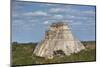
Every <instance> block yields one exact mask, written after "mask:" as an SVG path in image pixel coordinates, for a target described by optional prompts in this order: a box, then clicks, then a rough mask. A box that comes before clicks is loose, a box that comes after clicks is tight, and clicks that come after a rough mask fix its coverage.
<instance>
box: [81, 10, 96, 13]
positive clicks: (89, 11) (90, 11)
mask: <svg viewBox="0 0 100 67" xmlns="http://www.w3.org/2000/svg"><path fill="white" fill-rule="evenodd" d="M83 13H85V14H95V11H92V10H88V11H83Z"/></svg>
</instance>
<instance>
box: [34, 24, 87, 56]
mask: <svg viewBox="0 0 100 67" xmlns="http://www.w3.org/2000/svg"><path fill="white" fill-rule="evenodd" d="M83 49H85V47H84V46H83V45H82V43H81V42H80V41H79V40H77V39H75V38H74V36H73V35H72V33H71V30H70V28H69V26H68V25H66V24H63V23H55V24H52V25H51V26H50V28H49V30H48V31H46V34H45V39H44V40H42V41H41V42H40V43H39V44H38V45H37V47H36V48H35V50H34V54H35V55H37V56H41V57H45V58H53V56H54V54H57V53H58V55H60V54H65V55H71V54H72V53H77V52H79V51H81V50H83Z"/></svg>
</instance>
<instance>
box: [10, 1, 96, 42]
mask: <svg viewBox="0 0 100 67" xmlns="http://www.w3.org/2000/svg"><path fill="white" fill-rule="evenodd" d="M11 7H12V17H11V19H12V22H11V24H12V42H14V41H17V42H21V43H26V42H40V41H41V40H42V39H43V38H44V36H45V31H46V30H47V29H48V27H49V26H50V25H51V24H52V23H55V22H65V23H67V24H68V25H69V26H70V29H71V31H72V33H73V35H74V36H75V37H76V38H77V39H79V40H81V41H93V40H95V23H96V22H95V14H96V13H95V6H86V5H73V4H53V3H38V2H21V1H12V6H11Z"/></svg>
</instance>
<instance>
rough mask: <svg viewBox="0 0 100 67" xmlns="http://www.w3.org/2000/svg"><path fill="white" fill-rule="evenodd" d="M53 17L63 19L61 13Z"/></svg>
mask: <svg viewBox="0 0 100 67" xmlns="http://www.w3.org/2000/svg"><path fill="white" fill-rule="evenodd" d="M53 19H63V15H59V14H58V15H54V16H53Z"/></svg>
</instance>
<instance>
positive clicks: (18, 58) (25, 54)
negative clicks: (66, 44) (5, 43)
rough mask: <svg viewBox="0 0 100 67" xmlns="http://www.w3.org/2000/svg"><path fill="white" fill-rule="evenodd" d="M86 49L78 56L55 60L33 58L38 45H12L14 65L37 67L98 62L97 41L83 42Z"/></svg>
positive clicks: (73, 55) (55, 58)
mask: <svg viewBox="0 0 100 67" xmlns="http://www.w3.org/2000/svg"><path fill="white" fill-rule="evenodd" d="M82 43H83V44H84V46H85V47H86V50H83V51H81V52H79V53H77V54H72V55H70V56H64V57H54V59H45V58H41V57H37V56H35V55H33V56H32V54H33V50H34V48H35V46H36V43H26V44H21V43H20V44H19V43H13V44H12V65H32V64H33V65H35V64H52V63H69V62H84V61H95V60H96V45H95V41H88V42H82Z"/></svg>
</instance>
